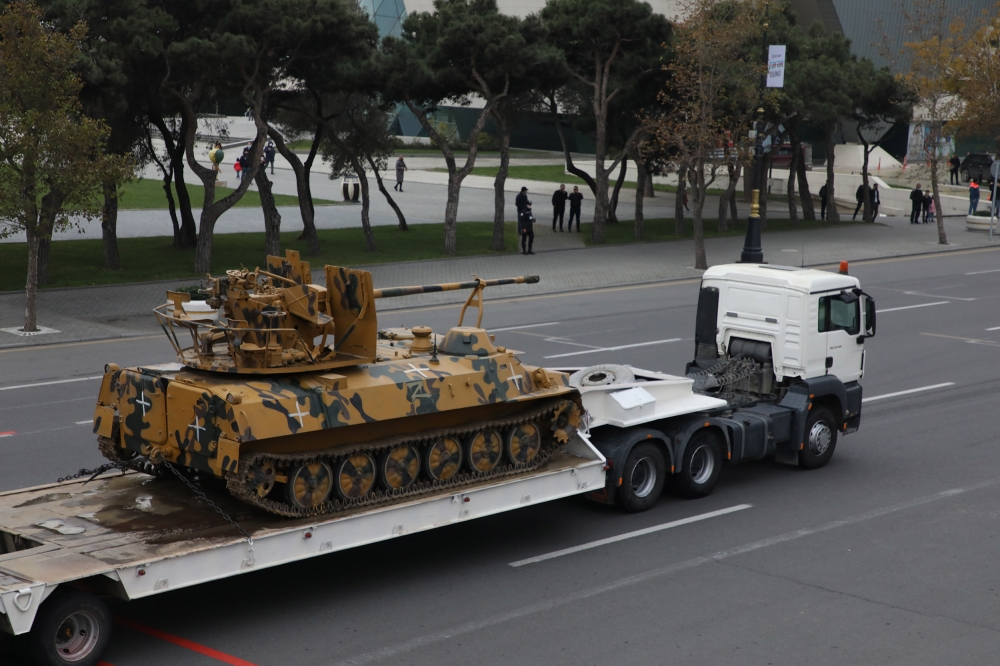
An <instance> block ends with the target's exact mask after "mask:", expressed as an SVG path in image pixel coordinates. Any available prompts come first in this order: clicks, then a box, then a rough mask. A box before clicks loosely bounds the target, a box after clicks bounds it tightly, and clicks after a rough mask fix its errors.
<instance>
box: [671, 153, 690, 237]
mask: <svg viewBox="0 0 1000 666" xmlns="http://www.w3.org/2000/svg"><path fill="white" fill-rule="evenodd" d="M685 192H687V169H686V168H685V167H684V165H683V164H682V165H681V166H679V167H677V194H676V195H675V197H676V198H675V200H674V235H676V236H677V237H678V238H684V193H685Z"/></svg>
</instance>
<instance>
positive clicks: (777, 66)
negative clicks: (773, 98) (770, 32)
mask: <svg viewBox="0 0 1000 666" xmlns="http://www.w3.org/2000/svg"><path fill="white" fill-rule="evenodd" d="M767 87H768V88H784V87H785V46H784V44H782V45H774V44H772V45H771V46H769V47H767Z"/></svg>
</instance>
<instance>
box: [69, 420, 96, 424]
mask: <svg viewBox="0 0 1000 666" xmlns="http://www.w3.org/2000/svg"><path fill="white" fill-rule="evenodd" d="M93 422H94V419H87V420H86V421H74V422H73V423H74V425H90V424H91V423H93Z"/></svg>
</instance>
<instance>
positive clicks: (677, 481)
mask: <svg viewBox="0 0 1000 666" xmlns="http://www.w3.org/2000/svg"><path fill="white" fill-rule="evenodd" d="M721 471H722V445H721V444H720V443H719V436H718V435H717V434H716V433H715V432H713V431H712V430H699V431H698V432H696V433H695V434H694V435H693V436H692V437H691V440H690V441H689V442H688V445H687V447H686V448H685V449H684V456H683V459H682V460H681V469H680V471H679V472H678V473H677V476H675V477H674V478H673V479H672V481H673V483H672V486H673V489H674V490H675V491H676V492H677V494H678V495H680V496H681V497H687V498H688V499H698V498H700V497H705V496H706V495H708V494H709V493H711V492H712V490H713V489H714V488H715V484H716V483H718V481H719V473H720V472H721Z"/></svg>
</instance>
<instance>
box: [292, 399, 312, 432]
mask: <svg viewBox="0 0 1000 666" xmlns="http://www.w3.org/2000/svg"><path fill="white" fill-rule="evenodd" d="M288 415H289V416H294V417H295V418H297V419H298V420H299V425H300V426H302V427H303V428H304V427H305V426H306V424H305V422H303V420H302V417H303V416H309V412H303V411H302V406H301V405H299V403H295V413H294V414H292V413H291V412H289V414H288Z"/></svg>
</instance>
